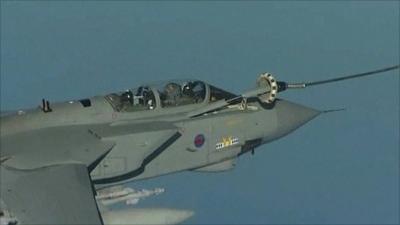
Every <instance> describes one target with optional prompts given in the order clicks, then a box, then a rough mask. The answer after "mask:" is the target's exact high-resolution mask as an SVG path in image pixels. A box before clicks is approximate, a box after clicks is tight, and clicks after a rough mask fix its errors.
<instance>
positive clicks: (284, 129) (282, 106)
mask: <svg viewBox="0 0 400 225" xmlns="http://www.w3.org/2000/svg"><path fill="white" fill-rule="evenodd" d="M275 109H276V112H277V118H278V127H277V128H278V132H280V133H281V135H285V134H288V133H290V132H292V131H294V130H296V129H297V128H299V127H300V126H302V125H304V124H305V123H307V122H308V121H310V120H312V119H314V118H315V117H316V116H318V115H319V114H320V113H321V111H318V110H315V109H312V108H309V107H306V106H302V105H299V104H295V103H292V102H288V101H283V100H281V101H277V102H276V106H275Z"/></svg>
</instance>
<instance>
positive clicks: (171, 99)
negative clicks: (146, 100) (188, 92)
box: [164, 83, 182, 106]
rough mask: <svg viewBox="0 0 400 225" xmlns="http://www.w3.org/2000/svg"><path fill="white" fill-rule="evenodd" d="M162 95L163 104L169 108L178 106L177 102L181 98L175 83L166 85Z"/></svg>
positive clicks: (177, 85)
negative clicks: (163, 97) (163, 96)
mask: <svg viewBox="0 0 400 225" xmlns="http://www.w3.org/2000/svg"><path fill="white" fill-rule="evenodd" d="M164 95H165V100H164V104H166V105H170V106H173V105H178V103H179V101H178V100H179V98H180V97H181V96H182V90H181V86H180V85H179V84H177V83H168V84H167V85H165V88H164Z"/></svg>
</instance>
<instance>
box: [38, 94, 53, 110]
mask: <svg viewBox="0 0 400 225" xmlns="http://www.w3.org/2000/svg"><path fill="white" fill-rule="evenodd" d="M41 108H42V111H43V112H44V113H48V112H52V111H53V110H52V109H51V108H50V102H49V101H46V100H45V99H44V98H43V99H42V107H41Z"/></svg>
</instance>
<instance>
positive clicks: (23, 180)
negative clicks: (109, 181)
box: [0, 164, 102, 225]
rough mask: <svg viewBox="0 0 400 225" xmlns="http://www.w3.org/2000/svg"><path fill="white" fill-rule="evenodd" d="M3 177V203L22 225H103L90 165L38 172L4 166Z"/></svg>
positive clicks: (55, 168)
mask: <svg viewBox="0 0 400 225" xmlns="http://www.w3.org/2000/svg"><path fill="white" fill-rule="evenodd" d="M0 173H1V199H2V200H3V202H4V203H5V205H6V207H7V209H8V210H10V211H11V213H12V216H13V217H15V218H16V219H17V221H18V224H43V225H46V224H52V225H53V224H90V225H97V224H98V225H101V224H102V219H101V216H100V214H99V211H98V208H97V204H96V201H95V198H94V193H93V188H92V183H91V180H90V177H89V172H88V169H87V167H86V165H84V164H64V165H56V166H50V167H44V168H39V169H35V170H16V169H12V168H9V167H6V166H4V165H2V166H0Z"/></svg>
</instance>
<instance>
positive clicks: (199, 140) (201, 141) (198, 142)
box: [194, 134, 206, 148]
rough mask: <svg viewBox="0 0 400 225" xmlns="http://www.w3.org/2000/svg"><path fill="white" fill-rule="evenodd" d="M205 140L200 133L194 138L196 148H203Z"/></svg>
mask: <svg viewBox="0 0 400 225" xmlns="http://www.w3.org/2000/svg"><path fill="white" fill-rule="evenodd" d="M204 142H206V138H205V137H204V135H202V134H198V135H197V136H196V137H195V138H194V146H196V148H201V147H202V146H203V145H204Z"/></svg>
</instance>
